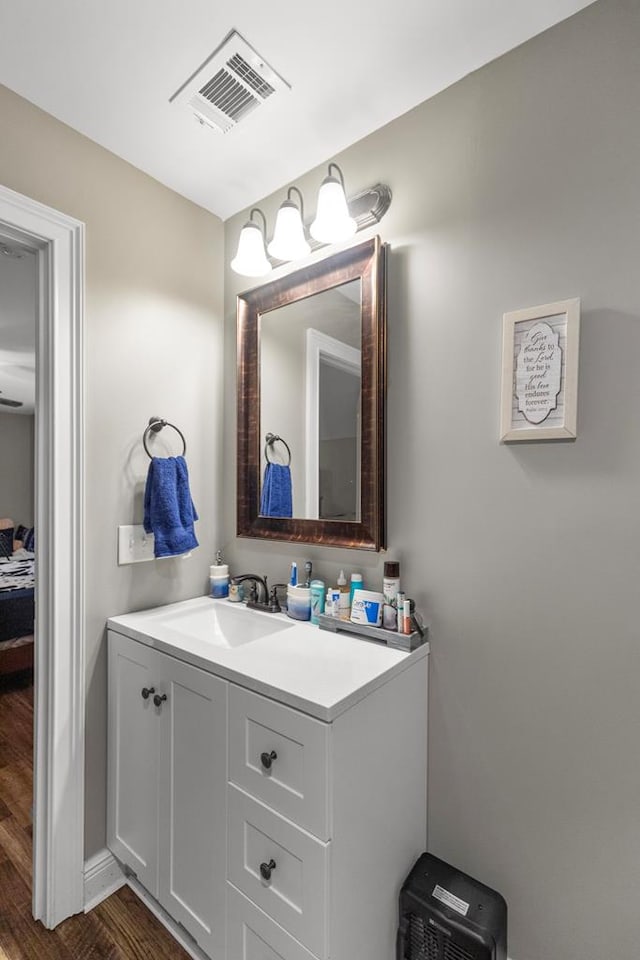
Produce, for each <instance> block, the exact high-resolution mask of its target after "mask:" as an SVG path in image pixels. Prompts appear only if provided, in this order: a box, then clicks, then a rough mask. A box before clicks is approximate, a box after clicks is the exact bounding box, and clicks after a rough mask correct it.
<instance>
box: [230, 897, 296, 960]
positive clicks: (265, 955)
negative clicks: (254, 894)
mask: <svg viewBox="0 0 640 960" xmlns="http://www.w3.org/2000/svg"><path fill="white" fill-rule="evenodd" d="M227 912H228V950H227V956H228V960H314V957H313V956H312V954H310V953H309V951H308V950H305V948H304V947H303V946H302V944H300V943H298V941H297V940H294V939H293V937H292V936H290V935H289V934H288V933H287V932H286V931H285V930H283V929H282V927H281V926H279V925H278V924H277V923H274V921H273V920H271V919H270V918H269V917H268V916H267V915H266V914H265V913H263V912H262V910H259V909H258V907H256V905H255V904H254V903H251V901H250V900H247V898H246V897H245V896H243V894H241V893H240V892H239V891H238V890H236V888H235V887H234V886H232V885H231V884H228V897H227Z"/></svg>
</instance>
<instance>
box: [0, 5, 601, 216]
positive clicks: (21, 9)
mask: <svg viewBox="0 0 640 960" xmlns="http://www.w3.org/2000/svg"><path fill="white" fill-rule="evenodd" d="M590 2H592V0H586V2H585V0H396V2H383V3H378V4H376V5H375V6H374V5H373V4H372V3H371V2H370V0H346V2H345V0H324V2H322V3H316V4H314V5H312V4H310V3H306V2H300V0H280V2H276V3H274V4H273V5H272V6H271V7H270V6H269V5H268V4H266V3H264V2H259V0H235V2H234V3H233V4H232V5H231V4H225V5H222V4H214V3H211V2H210V0H209V2H205V0H180V2H175V0H109V2H107V3H98V2H96V0H56V2H55V3H52V2H51V0H24V2H13V3H3V4H2V5H1V6H0V82H1V83H3V84H5V85H6V86H7V87H9V88H11V89H12V90H14V91H16V92H17V93H19V94H20V95H21V96H23V97H26V98H27V99H28V100H30V101H32V102H33V103H35V104H37V105H38V106H39V107H41V108H42V109H43V110H46V111H48V112H49V113H51V114H53V115H54V116H55V117H57V118H58V119H60V120H62V121H64V122H65V123H67V124H69V125H70V126H72V127H74V128H75V129H77V130H79V131H80V132H82V133H84V134H85V135H86V136H88V137H90V138H91V139H92V140H95V141H96V142H97V143H99V144H102V146H104V147H107V148H108V149H109V150H111V151H113V152H114V153H116V154H118V156H120V157H123V158H124V159H125V160H128V161H129V162H130V163H132V164H134V165H135V166H136V167H139V168H140V169H142V170H144V171H146V172H147V173H149V174H151V176H153V177H155V178H156V179H157V180H159V181H160V182H161V183H164V184H166V185H167V186H168V187H171V188H172V189H173V190H176V191H177V192H178V193H181V194H183V195H184V196H185V197H188V198H189V199H191V200H193V201H194V202H195V203H197V204H200V205H201V206H202V207H205V208H206V209H207V210H210V211H211V212H212V213H215V214H217V215H218V216H220V217H221V218H222V219H226V218H227V217H229V216H231V215H232V214H234V213H236V212H238V211H239V210H241V209H244V208H245V207H247V206H249V205H251V204H252V203H254V202H256V201H257V200H259V199H261V198H262V197H264V196H266V195H268V194H270V193H272V192H273V191H275V190H278V189H279V188H281V187H282V186H283V185H285V184H287V183H290V182H291V181H293V180H295V178H296V177H297V176H299V175H300V174H302V173H304V172H306V171H307V170H309V169H311V168H313V167H315V166H316V165H318V164H320V163H323V162H325V161H328V160H330V159H331V158H332V157H333V156H335V155H336V154H337V153H338V152H339V151H341V150H343V149H344V148H345V147H347V146H349V145H350V144H352V143H354V142H355V141H357V140H359V139H361V138H362V137H364V136H366V135H367V134H369V133H371V132H372V131H373V130H376V129H378V128H379V127H381V126H383V125H384V124H386V123H388V122H389V121H390V120H392V119H393V118H394V117H397V116H400V115H401V114H403V113H405V112H406V111H407V110H409V109H411V108H412V107H414V106H416V105H417V104H418V103H421V102H422V101H423V100H426V99H427V98H428V97H430V96H432V95H433V94H435V93H437V92H438V91H439V90H442V89H444V88H445V87H447V86H449V85H450V84H451V83H453V82H454V81H456V80H458V79H459V78H460V77H462V76H464V75H465V74H467V73H469V72H470V71H472V70H474V69H476V68H477V67H480V66H482V65H483V64H485V63H487V62H489V61H490V60H493V59H495V57H497V56H499V55H500V54H502V53H504V52H505V51H507V50H509V49H511V48H512V47H514V46H517V45H518V44H520V43H522V42H524V41H525V40H527V39H529V38H530V37H532V36H534V35H535V34H537V33H540V32H541V31H542V30H544V29H546V28H547V27H549V26H551V25H552V24H554V23H557V22H558V21H560V20H563V19H564V18H566V17H568V16H570V15H571V14H572V13H575V12H576V11H577V10H580V9H581V8H582V7H585V6H588V5H589V3H590ZM234 27H235V28H236V29H237V30H238V31H239V32H240V33H241V34H242V35H243V36H244V37H245V38H246V39H247V40H248V42H249V43H250V44H251V45H252V46H253V47H255V49H256V50H257V51H258V52H259V53H260V55H261V56H262V57H264V58H265V60H266V61H267V62H268V63H269V64H270V65H271V66H272V67H273V68H274V69H275V70H276V71H277V72H279V73H280V74H281V75H282V76H283V77H284V79H285V80H286V81H287V82H288V83H289V84H290V85H291V88H292V89H291V91H290V92H287V93H283V94H282V95H274V96H273V97H271V98H270V100H268V101H267V102H266V103H265V105H264V106H262V107H260V108H259V109H257V110H256V111H254V112H253V113H252V114H250V115H249V116H248V117H247V118H246V119H245V120H244V121H243V122H242V123H241V124H240V125H239V126H238V127H237V128H235V129H234V130H232V131H230V132H229V133H227V134H218V133H215V132H213V131H211V130H209V129H207V128H203V127H201V126H199V125H198V124H197V123H196V121H195V120H194V119H193V118H192V116H190V115H189V113H187V112H186V111H185V110H184V108H180V107H177V106H175V105H171V104H170V103H169V98H170V96H171V95H172V94H173V93H174V92H175V91H176V90H177V89H178V87H180V86H181V85H182V84H183V83H184V82H185V80H187V78H188V77H189V76H190V75H191V74H192V73H193V72H194V71H195V70H196V69H197V68H198V67H199V66H200V65H201V63H202V62H203V61H204V60H206V59H207V57H208V56H209V55H210V54H211V53H212V52H213V51H214V50H215V49H216V47H217V46H218V45H219V44H220V42H221V41H222V40H223V38H224V37H225V36H226V34H227V33H228V32H229V30H231V29H232V28H234Z"/></svg>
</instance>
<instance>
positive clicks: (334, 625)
mask: <svg viewBox="0 0 640 960" xmlns="http://www.w3.org/2000/svg"><path fill="white" fill-rule="evenodd" d="M318 626H319V627H320V629H321V630H331V631H332V632H333V633H350V634H352V635H353V636H357V637H364V638H365V639H366V640H377V641H378V643H386V645H387V646H388V647H394V648H395V649H396V650H407V651H411V650H415V649H416V647H419V646H421V645H422V644H423V643H426V641H427V637H428V635H429V628H428V627H425V628H424V636H421V635H420V634H419V633H418V631H417V630H414V632H413V633H396V632H395V631H394V630H385V629H384V627H370V626H368V625H367V624H364V623H352V622H351V621H350V620H340V619H339V618H338V617H329V616H327V614H326V613H321V614H320V616H319V617H318Z"/></svg>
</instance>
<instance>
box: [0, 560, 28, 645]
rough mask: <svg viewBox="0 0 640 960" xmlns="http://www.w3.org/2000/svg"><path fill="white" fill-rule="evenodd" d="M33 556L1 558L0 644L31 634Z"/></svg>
mask: <svg viewBox="0 0 640 960" xmlns="http://www.w3.org/2000/svg"><path fill="white" fill-rule="evenodd" d="M34 585H35V580H34V555H33V554H32V553H29V552H28V551H27V550H16V552H15V553H14V554H13V556H11V557H0V644H2V643H4V642H6V641H7V640H13V639H15V638H16V637H23V636H28V635H29V634H32V633H33V621H34Z"/></svg>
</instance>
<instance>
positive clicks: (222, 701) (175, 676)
mask: <svg viewBox="0 0 640 960" xmlns="http://www.w3.org/2000/svg"><path fill="white" fill-rule="evenodd" d="M160 656H161V657H162V660H163V670H162V680H161V695H165V694H166V697H167V699H166V701H163V704H162V708H161V710H162V747H161V759H160V811H159V837H158V848H159V856H160V864H161V867H160V877H159V894H158V899H159V900H160V903H161V904H162V906H163V907H164V908H165V909H166V910H167V911H168V912H169V913H170V914H171V916H172V917H173V918H174V919H175V920H177V921H178V922H179V923H181V924H182V925H183V926H184V927H185V928H186V929H187V930H188V931H189V933H191V935H192V936H193V937H195V939H196V941H197V942H198V944H199V945H200V947H201V948H202V949H203V950H204V951H205V952H206V953H207V954H208V955H209V956H210V957H212V958H214V960H215V958H218V957H223V956H224V950H225V893H226V891H225V876H226V780H227V748H226V722H227V684H226V681H224V680H220V679H219V678H218V677H213V676H211V674H208V673H205V672H204V671H202V670H198V669H197V668H195V667H191V666H187V665H186V664H184V663H181V662H180V661H178V660H174V659H173V658H172V657H166V656H164V655H162V654H161V655H160Z"/></svg>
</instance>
